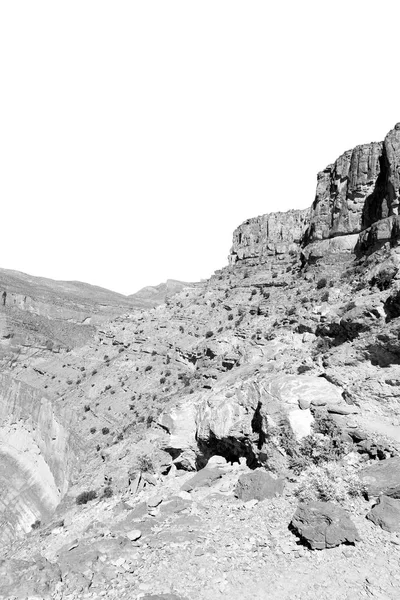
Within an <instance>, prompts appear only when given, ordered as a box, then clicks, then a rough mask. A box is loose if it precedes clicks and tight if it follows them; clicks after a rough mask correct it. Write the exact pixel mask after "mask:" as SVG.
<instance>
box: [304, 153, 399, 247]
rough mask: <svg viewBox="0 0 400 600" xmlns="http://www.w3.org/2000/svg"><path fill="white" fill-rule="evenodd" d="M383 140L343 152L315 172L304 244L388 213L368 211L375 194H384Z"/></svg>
mask: <svg viewBox="0 0 400 600" xmlns="http://www.w3.org/2000/svg"><path fill="white" fill-rule="evenodd" d="M382 149H383V144H382V143H372V144H364V145H362V146H357V147H356V148H354V150H349V151H347V152H345V153H344V154H342V156H340V157H339V158H338V159H337V160H336V161H335V163H334V164H333V165H329V166H328V167H326V169H325V170H324V171H322V172H321V173H318V183H317V191H316V196H315V200H314V203H313V205H312V209H311V218H310V224H309V227H308V229H307V232H306V233H305V239H304V241H305V242H306V243H310V242H314V241H316V240H324V239H328V238H332V237H336V236H341V235H351V234H354V233H360V231H361V230H362V229H363V228H364V227H365V225H367V226H368V225H370V222H369V221H372V220H373V221H375V220H377V218H382V216H388V214H385V213H384V214H383V215H382V213H381V214H376V213H375V214H369V213H371V209H369V207H370V206H371V205H375V196H377V195H378V196H381V195H382V194H383V193H384V187H383V186H382V185H381V181H380V180H379V182H378V178H379V175H380V174H381V170H382V169H381V163H382Z"/></svg>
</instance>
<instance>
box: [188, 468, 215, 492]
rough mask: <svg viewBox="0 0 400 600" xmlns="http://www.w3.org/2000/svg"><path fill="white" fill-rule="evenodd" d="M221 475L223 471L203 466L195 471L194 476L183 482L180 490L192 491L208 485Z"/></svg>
mask: <svg viewBox="0 0 400 600" xmlns="http://www.w3.org/2000/svg"><path fill="white" fill-rule="evenodd" d="M222 475H223V471H221V470H220V469H210V468H208V467H205V468H204V469H201V470H200V471H198V472H197V473H196V475H195V476H194V477H192V478H191V479H189V481H187V482H186V483H184V484H183V486H182V487H181V490H183V491H184V492H192V491H193V490H195V489H196V488H201V487H210V486H211V485H212V484H213V483H214V481H216V480H217V479H220V478H221V477H222Z"/></svg>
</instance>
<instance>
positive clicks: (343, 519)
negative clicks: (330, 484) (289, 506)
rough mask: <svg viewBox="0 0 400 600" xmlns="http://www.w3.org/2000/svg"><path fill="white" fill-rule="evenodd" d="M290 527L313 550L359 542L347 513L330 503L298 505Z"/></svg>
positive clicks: (354, 527) (316, 502)
mask: <svg viewBox="0 0 400 600" xmlns="http://www.w3.org/2000/svg"><path fill="white" fill-rule="evenodd" d="M290 527H291V529H292V530H294V532H295V533H296V534H297V535H299V536H300V537H301V538H302V539H303V540H304V541H305V542H307V544H308V545H309V546H310V548H311V549H313V550H323V549H325V548H334V547H335V546H339V545H340V544H354V543H355V542H357V541H359V540H360V537H359V534H358V531H357V529H356V526H355V525H354V523H353V522H352V521H351V519H350V517H349V516H348V514H347V512H346V511H345V510H344V509H343V508H341V507H340V506H337V505H336V504H333V503H332V502H320V501H315V502H307V503H301V504H299V506H298V507H297V510H296V512H295V514H294V515H293V518H292V521H291V524H290Z"/></svg>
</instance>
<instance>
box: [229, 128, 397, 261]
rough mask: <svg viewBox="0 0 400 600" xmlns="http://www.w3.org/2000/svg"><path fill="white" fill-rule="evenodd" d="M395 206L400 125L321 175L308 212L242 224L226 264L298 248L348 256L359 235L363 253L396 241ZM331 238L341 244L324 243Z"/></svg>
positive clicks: (347, 154)
mask: <svg viewBox="0 0 400 600" xmlns="http://www.w3.org/2000/svg"><path fill="white" fill-rule="evenodd" d="M399 202H400V123H398V124H397V125H396V126H395V127H394V129H392V130H391V131H390V132H389V133H388V134H387V136H386V137H385V140H384V141H383V142H372V143H370V144H363V145H361V146H356V147H355V148H354V149H352V150H348V151H347V152H344V153H343V154H342V155H341V156H340V157H339V158H338V159H337V160H336V161H335V162H334V163H333V164H332V165H328V166H327V167H326V169H324V170H323V171H321V172H320V173H319V174H318V178H317V189H316V196H315V200H314V202H313V204H312V207H311V209H310V210H291V211H288V212H287V213H271V214H269V215H263V216H261V217H257V218H254V219H249V220H247V221H245V222H244V223H243V224H242V225H241V226H240V227H238V228H237V229H236V230H235V232H234V234H233V246H232V249H231V253H230V257H229V261H230V264H235V263H236V262H237V261H241V260H249V259H253V260H258V261H260V262H266V261H271V259H272V257H276V256H280V257H281V258H282V257H283V256H284V255H288V254H290V253H293V252H294V253H296V252H298V250H299V246H302V247H303V248H304V247H308V255H310V253H312V252H313V253H314V255H315V256H316V257H317V258H319V257H320V255H321V253H322V254H323V255H326V254H327V253H329V252H334V253H337V252H349V251H350V252H352V251H353V250H354V248H355V246H356V244H357V241H358V237H357V236H358V235H359V234H361V236H360V240H359V242H358V244H357V250H358V251H359V252H362V253H365V252H368V251H370V250H371V249H376V248H377V247H379V245H382V244H383V243H385V242H386V241H391V242H393V240H396V239H398V238H399V236H400V227H399V222H398V219H397V218H396V217H397V215H398V213H399ZM336 238H345V239H343V240H342V241H337V242H335V243H331V242H330V243H328V242H327V240H333V239H336ZM321 242H324V244H323V246H322V247H321V248H319V243H321ZM310 245H311V246H310ZM308 255H307V256H306V258H308Z"/></svg>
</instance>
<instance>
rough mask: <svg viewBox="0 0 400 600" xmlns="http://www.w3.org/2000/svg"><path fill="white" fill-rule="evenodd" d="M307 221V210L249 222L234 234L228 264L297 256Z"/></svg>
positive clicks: (278, 214)
mask: <svg viewBox="0 0 400 600" xmlns="http://www.w3.org/2000/svg"><path fill="white" fill-rule="evenodd" d="M308 218H309V210H308V209H307V210H290V211H288V212H286V213H270V214H268V215H263V216H262V217H256V218H254V219H248V220H247V221H245V222H244V223H243V224H242V225H240V227H238V228H237V229H236V230H235V232H234V234H233V245H232V249H231V252H230V256H229V261H230V263H231V264H235V263H236V262H237V261H239V260H244V259H249V258H257V259H259V260H266V259H267V258H268V257H274V256H277V255H284V254H289V252H299V251H300V246H299V245H300V243H301V240H302V236H303V234H304V231H305V228H306V226H307V224H308Z"/></svg>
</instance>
